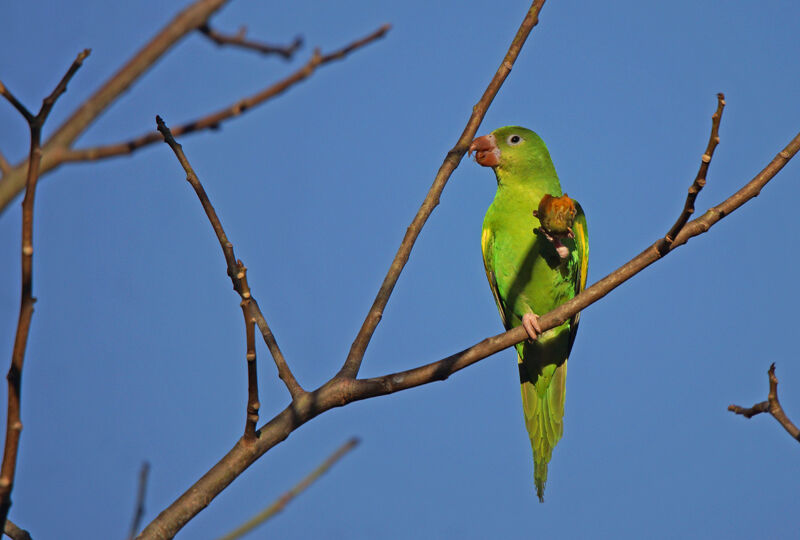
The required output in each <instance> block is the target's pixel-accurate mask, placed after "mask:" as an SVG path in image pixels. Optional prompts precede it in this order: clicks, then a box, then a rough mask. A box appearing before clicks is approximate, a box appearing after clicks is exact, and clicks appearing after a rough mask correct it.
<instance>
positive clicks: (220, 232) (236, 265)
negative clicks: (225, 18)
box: [156, 116, 305, 399]
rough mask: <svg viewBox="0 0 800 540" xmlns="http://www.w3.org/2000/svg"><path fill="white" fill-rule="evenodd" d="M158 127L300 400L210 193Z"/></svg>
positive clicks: (169, 136) (166, 132) (294, 396)
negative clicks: (198, 201)
mask: <svg viewBox="0 0 800 540" xmlns="http://www.w3.org/2000/svg"><path fill="white" fill-rule="evenodd" d="M156 124H157V125H158V131H159V132H161V135H162V136H163V137H164V142H166V143H167V144H168V145H169V147H170V148H172V151H173V152H174V153H175V156H176V157H177V158H178V161H179V162H180V164H181V166H183V170H184V171H186V180H187V181H188V182H189V183H190V184H191V185H192V187H193V188H194V191H195V193H196V194H197V197H198V198H199V199H200V204H202V205H203V209H204V210H205V212H206V216H208V220H209V221H210V222H211V226H212V227H213V228H214V232H215V233H216V235H217V240H219V245H220V247H221V248H222V254H223V255H224V256H225V262H226V263H227V265H228V276H230V278H231V282H232V283H233V288H234V290H235V291H236V292H237V293H239V296H240V297H241V299H242V301H243V302H244V301H245V300H247V302H248V303H249V304H250V309H249V311H250V313H251V316H252V317H253V319H254V320H255V322H256V323H257V324H258V327H259V329H260V330H261V334H262V336H263V338H264V342H265V343H266V344H267V347H269V350H270V353H272V357H273V359H274V360H275V365H276V367H277V368H278V376H279V377H280V378H281V380H283V383H284V384H285V385H286V388H287V390H289V393H290V394H291V396H292V399H297V398H298V397H299V396H301V395H303V394H304V393H305V390H303V388H302V387H301V386H300V384H299V383H298V382H297V379H295V377H294V375H293V374H292V371H291V370H290V369H289V365H288V364H287V363H286V359H285V358H284V357H283V353H282V352H281V350H280V348H279V347H278V343H277V341H276V340H275V337H274V336H273V335H272V331H271V330H270V328H269V325H268V324H267V320H266V318H265V317H264V315H263V313H261V309H260V308H259V307H258V303H257V302H256V299H255V298H253V297H252V295H251V294H250V288H249V287H248V286H247V281H246V280H245V279H244V278H246V274H245V273H244V272H243V271H242V269H243V268H244V266H243V265H242V264H241V261H238V260H237V259H236V255H235V254H234V252H233V244H231V242H230V241H229V240H228V237H227V236H226V235H225V230H224V229H223V228H222V223H221V222H220V220H219V217H218V216H217V212H216V211H215V210H214V206H213V205H212V204H211V201H210V200H209V199H208V195H207V194H206V190H205V189H204V188H203V185H202V184H201V183H200V179H199V178H197V174H195V172H194V169H192V166H191V164H190V163H189V160H188V159H187V158H186V154H184V153H183V147H182V146H181V145H180V144H179V143H178V142H177V141H176V140H175V138H174V137H173V136H172V133H171V131H170V129H169V128H168V127H167V125H166V124H165V123H164V121H163V120H162V119H161V117H160V116H156ZM240 276H241V277H240ZM243 309H244V308H243ZM245 317H247V315H245ZM254 362H255V360H254Z"/></svg>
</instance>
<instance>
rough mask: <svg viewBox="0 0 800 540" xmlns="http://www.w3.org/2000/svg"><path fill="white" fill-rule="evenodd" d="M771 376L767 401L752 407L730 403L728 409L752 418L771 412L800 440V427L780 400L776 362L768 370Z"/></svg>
mask: <svg viewBox="0 0 800 540" xmlns="http://www.w3.org/2000/svg"><path fill="white" fill-rule="evenodd" d="M767 375H768V376H769V393H768V394H767V401H762V402H761V403H756V404H755V405H753V406H752V407H740V406H739V405H728V410H729V411H731V412H732V413H735V414H740V415H742V416H744V417H745V418H752V417H754V416H755V415H757V414H761V413H769V414H771V415H772V417H773V418H774V419H775V420H777V421H778V423H779V424H780V425H782V426H783V429H785V430H786V432H787V433H788V434H789V435H791V437H792V438H793V439H795V440H796V441H798V442H800V429H797V426H795V425H794V424H793V423H792V421H791V420H789V417H788V416H786V413H785V412H784V411H783V407H781V402H780V401H778V377H777V376H776V375H775V363H774V362H773V364H772V365H771V366H770V367H769V371H767Z"/></svg>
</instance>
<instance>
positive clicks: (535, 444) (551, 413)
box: [520, 359, 567, 502]
mask: <svg viewBox="0 0 800 540" xmlns="http://www.w3.org/2000/svg"><path fill="white" fill-rule="evenodd" d="M520 364H522V360H521V359H520ZM523 370H524V366H523V365H520V371H521V372H522V371H523ZM527 371H528V372H530V370H527ZM542 371H543V373H542V374H540V375H539V376H538V377H537V380H536V383H532V382H530V379H529V380H527V381H525V380H524V379H523V382H522V409H523V411H524V412H525V427H526V428H527V429H528V434H529V435H530V438H531V448H532V449H533V480H534V482H535V484H536V495H538V496H539V502H544V485H545V483H546V482H547V464H548V463H549V462H550V458H551V456H552V455H553V448H555V446H556V444H558V441H559V440H560V439H561V435H562V434H563V433H564V422H563V420H564V398H565V396H566V389H567V362H566V361H564V363H563V364H561V365H560V366H558V367H556V366H555V365H554V364H550V365H548V366H545V368H544V369H543V370H542Z"/></svg>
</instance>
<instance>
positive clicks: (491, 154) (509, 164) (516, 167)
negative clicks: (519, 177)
mask: <svg viewBox="0 0 800 540" xmlns="http://www.w3.org/2000/svg"><path fill="white" fill-rule="evenodd" d="M472 152H475V161H477V162H478V164H479V165H483V166H484V167H492V168H493V169H495V172H504V173H510V174H514V173H516V172H520V173H523V172H528V173H529V172H532V171H533V172H535V171H543V170H545V169H547V170H552V169H553V163H552V161H551V160H550V153H549V152H548V151H547V147H546V146H545V144H544V141H542V139H541V137H539V136H538V135H537V134H536V133H534V132H533V131H531V130H529V129H526V128H524V127H519V126H506V127H501V128H499V129H496V130H494V131H492V132H491V133H490V134H488V135H483V136H482V137H478V138H476V139H475V140H474V141H472V144H471V145H470V146H469V153H470V155H471V154H472Z"/></svg>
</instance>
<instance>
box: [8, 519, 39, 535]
mask: <svg viewBox="0 0 800 540" xmlns="http://www.w3.org/2000/svg"><path fill="white" fill-rule="evenodd" d="M3 534H5V535H6V536H8V537H9V538H11V540H33V539H32V538H31V533H29V532H28V531H26V530H25V529H21V528H19V527H18V526H17V525H15V524H14V522H13V521H11V520H10V519H6V528H5V529H3Z"/></svg>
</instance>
